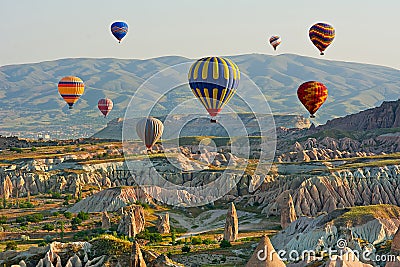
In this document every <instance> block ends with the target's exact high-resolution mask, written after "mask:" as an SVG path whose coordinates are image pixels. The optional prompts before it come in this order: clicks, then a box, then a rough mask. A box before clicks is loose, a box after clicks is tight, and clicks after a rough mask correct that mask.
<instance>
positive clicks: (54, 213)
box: [51, 211, 60, 217]
mask: <svg viewBox="0 0 400 267" xmlns="http://www.w3.org/2000/svg"><path fill="white" fill-rule="evenodd" d="M51 215H52V216H53V217H57V216H58V215H60V213H59V212H58V211H55V212H53V213H52V214H51Z"/></svg>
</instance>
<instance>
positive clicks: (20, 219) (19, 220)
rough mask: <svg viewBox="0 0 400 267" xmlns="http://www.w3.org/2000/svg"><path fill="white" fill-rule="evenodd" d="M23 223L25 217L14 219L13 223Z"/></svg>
mask: <svg viewBox="0 0 400 267" xmlns="http://www.w3.org/2000/svg"><path fill="white" fill-rule="evenodd" d="M25 221H26V219H25V217H17V218H16V219H15V222H16V223H24V222H25Z"/></svg>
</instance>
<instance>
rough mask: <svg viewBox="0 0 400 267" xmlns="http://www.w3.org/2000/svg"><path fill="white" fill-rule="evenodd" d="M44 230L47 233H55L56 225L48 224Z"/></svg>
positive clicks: (44, 226)
mask: <svg viewBox="0 0 400 267" xmlns="http://www.w3.org/2000/svg"><path fill="white" fill-rule="evenodd" d="M42 229H43V230H45V231H47V232H50V231H53V230H54V224H51V223H46V224H45V225H43V227H42Z"/></svg>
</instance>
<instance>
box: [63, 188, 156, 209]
mask: <svg viewBox="0 0 400 267" xmlns="http://www.w3.org/2000/svg"><path fill="white" fill-rule="evenodd" d="M137 201H141V202H147V203H149V202H150V201H151V198H150V197H149V196H147V195H146V194H145V193H144V192H143V191H142V190H141V189H140V188H139V187H114V188H108V189H105V190H103V191H100V192H98V193H96V194H94V195H92V196H89V197H86V198H85V199H83V200H81V201H79V202H78V203H76V204H75V205H74V206H72V207H71V208H69V209H68V211H70V212H73V213H78V212H80V211H84V212H102V211H117V210H119V209H121V208H122V207H125V206H127V205H128V204H129V203H135V202H137Z"/></svg>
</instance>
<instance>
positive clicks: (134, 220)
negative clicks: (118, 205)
mask: <svg viewBox="0 0 400 267" xmlns="http://www.w3.org/2000/svg"><path fill="white" fill-rule="evenodd" d="M121 214H122V216H121V221H120V222H119V225H118V229H117V231H118V232H119V233H120V234H124V235H126V236H128V237H135V236H136V235H137V234H138V233H140V232H141V231H143V230H144V225H145V223H146V221H145V218H144V209H143V207H142V206H140V205H131V206H128V207H125V208H122V209H121Z"/></svg>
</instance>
